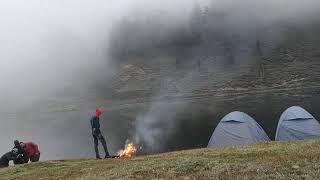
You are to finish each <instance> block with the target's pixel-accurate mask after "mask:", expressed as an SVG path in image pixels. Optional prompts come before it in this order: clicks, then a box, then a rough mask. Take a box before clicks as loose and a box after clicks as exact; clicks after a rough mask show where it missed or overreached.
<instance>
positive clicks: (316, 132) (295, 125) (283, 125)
mask: <svg viewBox="0 0 320 180" xmlns="http://www.w3.org/2000/svg"><path fill="white" fill-rule="evenodd" d="M313 138H320V124H319V122H318V121H317V120H316V119H315V118H314V117H313V116H312V115H311V114H310V113H308V112H307V111H306V110H304V109H303V108H301V107H298V106H293V107H290V108H288V109H287V110H286V111H284V112H283V113H282V115H281V117H280V120H279V123H278V127H277V132H276V138H275V140H276V141H290V140H304V139H313Z"/></svg>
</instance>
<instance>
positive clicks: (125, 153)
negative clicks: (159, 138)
mask: <svg viewBox="0 0 320 180" xmlns="http://www.w3.org/2000/svg"><path fill="white" fill-rule="evenodd" d="M136 152H137V148H136V146H135V145H134V144H133V143H128V144H126V145H125V148H124V149H122V150H120V151H119V152H118V156H119V157H131V156H132V155H133V154H134V153H136Z"/></svg>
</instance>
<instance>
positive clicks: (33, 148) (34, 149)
mask: <svg viewBox="0 0 320 180" xmlns="http://www.w3.org/2000/svg"><path fill="white" fill-rule="evenodd" d="M24 144H25V146H24V147H23V149H24V151H25V152H26V154H27V156H28V157H29V158H30V157H33V156H35V155H37V154H39V153H40V151H39V148H38V145H36V144H35V143H33V142H25V143H24Z"/></svg>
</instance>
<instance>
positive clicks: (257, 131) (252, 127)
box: [208, 111, 270, 147]
mask: <svg viewBox="0 0 320 180" xmlns="http://www.w3.org/2000/svg"><path fill="white" fill-rule="evenodd" d="M262 141H270V139H269V137H268V136H267V134H266V133H265V132H264V130H263V129H262V128H261V126H260V125H259V124H258V123H257V122H256V121H255V120H254V119H253V118H252V117H250V116H249V115H247V114H245V113H243V112H239V111H235V112H232V113H229V114H228V115H226V116H225V117H224V118H223V119H222V120H221V121H220V123H219V124H218V126H217V127H216V129H215V130H214V132H213V134H212V136H211V138H210V141H209V143H208V147H225V146H236V145H244V144H254V143H257V142H262Z"/></svg>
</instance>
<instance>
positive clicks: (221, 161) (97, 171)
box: [0, 140, 320, 180]
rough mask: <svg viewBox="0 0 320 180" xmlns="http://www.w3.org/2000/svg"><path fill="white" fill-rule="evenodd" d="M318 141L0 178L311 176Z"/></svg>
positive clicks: (52, 167)
mask: <svg viewBox="0 0 320 180" xmlns="http://www.w3.org/2000/svg"><path fill="white" fill-rule="evenodd" d="M318 177H320V141H319V140H311V141H298V142H269V143H263V144H257V145H251V146H244V147H237V148H212V149H196V150H188V151H180V152H172V153H166V154H159V155H153V156H143V157H136V158H128V159H108V160H92V159H89V160H88V159H87V160H86V159H83V160H74V161H48V162H40V163H35V164H27V165H21V166H16V167H10V168H7V169H1V170H0V179H33V180H36V179H79V180H80V179H81V180H86V179H88V180H92V179H317V178H318Z"/></svg>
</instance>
